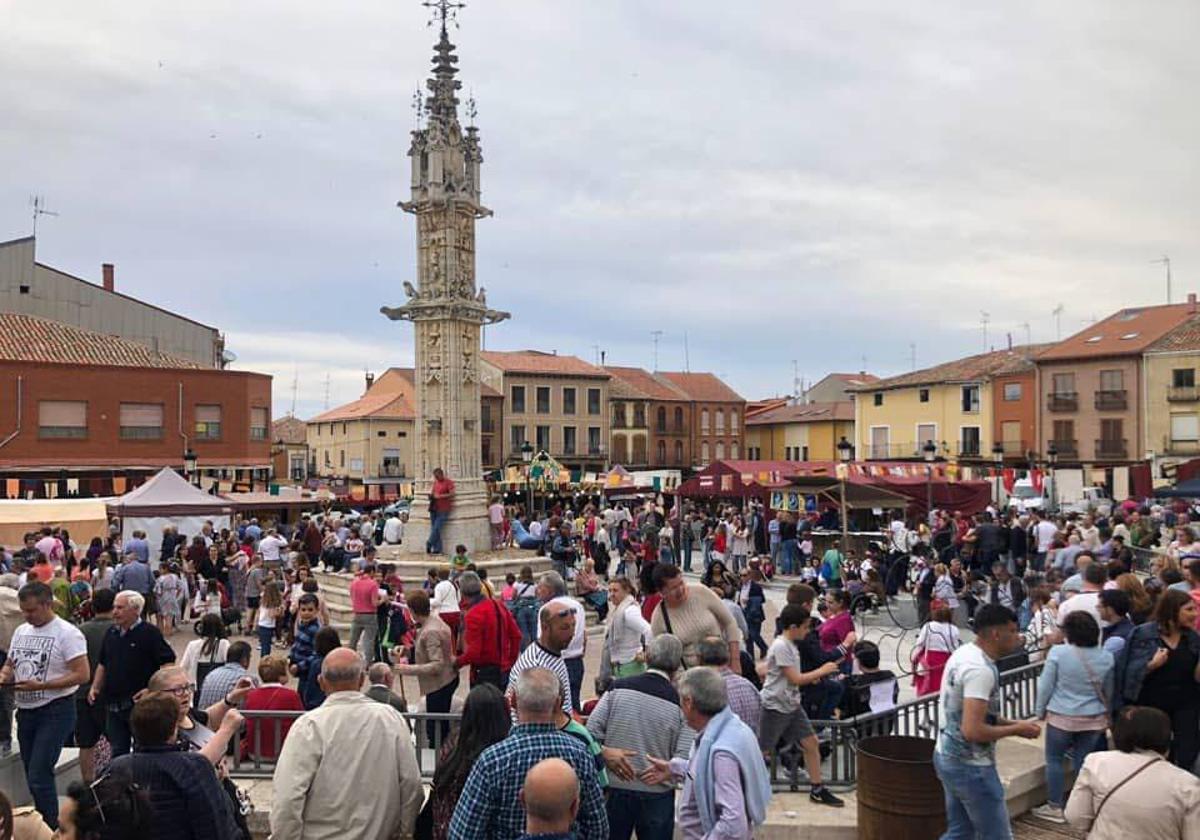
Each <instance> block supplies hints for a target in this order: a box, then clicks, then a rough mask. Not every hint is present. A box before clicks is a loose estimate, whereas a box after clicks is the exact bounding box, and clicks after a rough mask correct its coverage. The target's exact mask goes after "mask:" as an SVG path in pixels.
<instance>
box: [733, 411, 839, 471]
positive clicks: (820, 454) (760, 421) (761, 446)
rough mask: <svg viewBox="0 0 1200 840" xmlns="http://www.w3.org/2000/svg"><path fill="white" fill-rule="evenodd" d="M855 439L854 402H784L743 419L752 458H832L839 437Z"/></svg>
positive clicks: (755, 459)
mask: <svg viewBox="0 0 1200 840" xmlns="http://www.w3.org/2000/svg"><path fill="white" fill-rule="evenodd" d="M843 436H844V437H845V438H846V439H847V440H849V441H853V440H854V404H853V403H852V402H850V401H845V402H836V403H801V404H798V405H785V406H780V407H778V408H775V409H771V410H768V411H764V412H761V413H759V414H756V415H753V416H748V417H747V418H746V458H747V459H748V460H751V461H833V460H836V459H837V443H838V441H839V440H841V439H842V437H843Z"/></svg>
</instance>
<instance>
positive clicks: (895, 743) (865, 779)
mask: <svg viewBox="0 0 1200 840" xmlns="http://www.w3.org/2000/svg"><path fill="white" fill-rule="evenodd" d="M934 743H935V742H934V741H932V740H930V739H928V738H912V737H907V736H900V735H881V736H877V737H873V738H864V739H863V740H861V741H859V742H858V744H857V745H856V747H855V751H856V752H857V765H858V789H857V795H858V838H859V840H934V838H937V837H940V836H941V835H942V833H943V832H945V830H946V800H945V798H944V796H943V793H942V783H941V782H940V781H939V780H938V777H937V774H936V773H935V772H934V769H933V747H934Z"/></svg>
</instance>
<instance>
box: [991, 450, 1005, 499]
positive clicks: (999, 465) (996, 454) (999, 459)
mask: <svg viewBox="0 0 1200 840" xmlns="http://www.w3.org/2000/svg"><path fill="white" fill-rule="evenodd" d="M992 460H993V461H995V462H996V509H997V510H999V509H1000V470H1001V469H1003V468H1004V444H1002V443H1001V442H1000V441H996V442H995V443H993V444H992Z"/></svg>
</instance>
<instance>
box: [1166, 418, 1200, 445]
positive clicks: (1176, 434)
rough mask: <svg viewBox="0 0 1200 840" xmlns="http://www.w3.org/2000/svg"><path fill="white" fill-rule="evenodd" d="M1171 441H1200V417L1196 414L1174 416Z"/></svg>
mask: <svg viewBox="0 0 1200 840" xmlns="http://www.w3.org/2000/svg"><path fill="white" fill-rule="evenodd" d="M1171 440H1173V441H1196V440H1200V416H1197V415H1195V414H1172V415H1171Z"/></svg>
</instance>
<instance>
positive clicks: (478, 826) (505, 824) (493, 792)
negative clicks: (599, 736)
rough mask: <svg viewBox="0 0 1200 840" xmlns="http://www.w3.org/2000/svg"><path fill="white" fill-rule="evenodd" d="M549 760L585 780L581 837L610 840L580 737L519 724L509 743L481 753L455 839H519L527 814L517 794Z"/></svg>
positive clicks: (454, 827)
mask: <svg viewBox="0 0 1200 840" xmlns="http://www.w3.org/2000/svg"><path fill="white" fill-rule="evenodd" d="M547 758H561V759H562V760H564V761H566V762H567V763H568V764H570V765H571V767H573V768H574V769H575V776H576V778H578V779H579V813H578V815H577V816H576V822H575V833H576V836H577V837H579V838H580V840H607V838H608V814H607V813H606V812H605V810H604V796H603V794H601V792H600V783H599V782H598V781H597V778H596V765H595V764H594V763H593V761H592V756H591V753H589V752H588V749H587V747H585V746H584V745H583V743H582V742H581V741H580V740H579V739H578V738H574V737H572V736H570V735H566V734H564V733H562V732H559V731H558V730H557V729H555V728H554V726H553V725H552V724H549V723H523V724H518V725H517V726H514V727H513V728H512V731H511V732H510V733H509V735H508V737H507V738H505V739H504V740H503V741H501V742H500V743H498V744H493V745H492V746H490V747H488V748H487V749H486V750H484V751H483V752H482V753H480V755H479V759H478V760H477V761H476V762H475V766H474V767H472V768H471V774H470V775H469V776H467V783H466V785H465V786H464V787H463V790H462V793H461V794H460V795H459V797H458V805H457V806H455V808H454V817H453V818H452V819H451V820H450V835H449V836H450V840H518V838H519V837H521V835H523V834H524V833H525V810H524V809H523V808H522V807H521V801H520V800H519V799H518V798H517V794H518V793H519V792H520V790H521V788H522V787H524V785H525V774H526V773H528V772H529V768H531V767H533V765H535V764H537V763H538V762H539V761H542V760H543V759H547Z"/></svg>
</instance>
